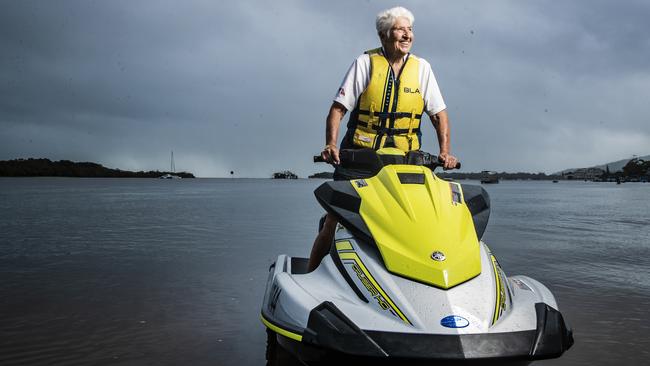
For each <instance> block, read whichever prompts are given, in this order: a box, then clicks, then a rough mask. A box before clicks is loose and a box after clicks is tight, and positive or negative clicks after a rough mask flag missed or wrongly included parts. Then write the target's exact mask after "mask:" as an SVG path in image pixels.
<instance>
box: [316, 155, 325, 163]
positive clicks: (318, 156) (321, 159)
mask: <svg viewBox="0 0 650 366" xmlns="http://www.w3.org/2000/svg"><path fill="white" fill-rule="evenodd" d="M314 163H326V161H325V159H323V157H322V156H320V155H314Z"/></svg>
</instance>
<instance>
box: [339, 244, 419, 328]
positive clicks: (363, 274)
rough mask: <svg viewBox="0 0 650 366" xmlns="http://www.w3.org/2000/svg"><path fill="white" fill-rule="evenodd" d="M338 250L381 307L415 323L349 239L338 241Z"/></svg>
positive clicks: (409, 323)
mask: <svg viewBox="0 0 650 366" xmlns="http://www.w3.org/2000/svg"><path fill="white" fill-rule="evenodd" d="M336 250H337V251H338V254H339V257H340V258H341V261H343V263H345V264H346V265H352V271H353V272H354V274H356V276H357V278H358V279H359V281H360V282H361V284H362V285H363V287H364V288H365V289H366V290H367V291H368V293H369V295H370V297H372V298H373V299H374V300H375V301H376V302H377V304H378V305H379V307H380V308H382V309H383V310H387V311H389V312H390V313H391V314H392V315H393V316H395V317H396V318H398V319H401V320H402V321H403V322H404V323H406V324H408V325H413V324H412V323H411V321H410V320H408V318H407V317H406V315H404V313H403V312H402V311H401V310H400V309H399V307H397V305H395V303H394V302H393V300H391V298H390V297H389V296H388V294H387V293H386V291H384V290H383V289H382V288H381V286H380V285H379V283H378V282H377V281H376V280H375V278H374V277H373V276H372V274H371V273H370V271H369V270H368V268H367V267H366V266H365V265H364V264H363V261H362V260H361V258H360V257H359V255H358V254H357V253H356V252H355V251H354V248H353V247H352V244H351V243H350V242H349V241H340V242H337V243H336Z"/></svg>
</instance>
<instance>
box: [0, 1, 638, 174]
mask: <svg viewBox="0 0 650 366" xmlns="http://www.w3.org/2000/svg"><path fill="white" fill-rule="evenodd" d="M395 5H403V6H405V7H407V8H409V9H410V10H411V11H412V12H413V13H414V14H415V24H414V32H415V42H414V45H413V49H412V52H413V53H414V54H416V55H418V56H420V57H423V58H425V59H427V60H428V61H429V62H430V63H431V64H432V66H433V69H434V72H435V74H436V77H437V79H438V83H439V85H440V88H441V90H442V93H443V96H444V98H445V101H446V104H447V106H448V112H449V115H450V120H451V132H452V139H451V141H452V152H453V153H454V154H455V155H456V156H458V157H459V159H460V160H461V161H462V162H463V167H464V169H463V170H464V171H480V170H499V171H502V170H505V171H531V172H537V171H544V172H547V173H550V172H554V171H558V170H562V169H565V168H571V167H582V166H590V165H596V164H600V163H605V162H608V161H613V160H618V159H622V158H626V157H631V156H632V155H633V154H637V155H647V154H650V117H649V114H650V21H648V15H650V2H648V1H647V0H639V1H634V0H625V1H598V0H591V1H514V0H513V1H430V0H426V1H403V2H401V3H396V2H392V1H390V2H388V1H287V0H280V1H228V2H224V1H187V0H184V1H160V0H156V1H133V0H128V1H114V0H112V1H63V0H58V1H25V0H14V1H4V0H2V1H0V9H2V11H0V160H6V159H14V158H19V157H23V158H26V157H46V158H49V159H53V160H59V159H68V160H73V161H94V162H99V163H101V164H104V165H105V166H108V167H113V168H120V169H128V170H152V169H160V170H162V169H168V167H169V155H170V151H171V150H173V151H174V155H175V160H176V169H177V170H186V171H191V172H194V173H195V174H196V175H198V176H202V177H223V176H228V175H229V173H230V171H231V170H234V171H235V173H236V175H237V176H241V177H268V176H269V175H270V174H271V173H272V172H273V171H277V170H284V169H290V170H292V171H294V172H296V173H298V174H299V175H300V176H306V175H307V174H310V173H313V172H316V171H323V170H326V167H325V166H324V165H314V164H313V163H311V156H313V155H314V154H317V153H318V152H319V151H320V149H321V148H322V147H323V145H324V139H325V137H324V131H325V116H326V114H327V111H328V109H329V106H330V104H331V100H332V97H333V96H334V94H335V93H336V91H337V90H338V87H339V84H340V82H341V80H342V78H343V75H344V74H345V72H346V70H347V68H348V67H349V66H350V64H351V62H352V61H353V60H354V58H355V57H357V56H358V55H359V54H360V53H362V52H363V51H364V50H367V49H370V48H374V47H376V46H378V45H379V41H378V38H377V36H376V33H375V28H374V20H375V16H376V14H377V13H378V12H379V11H381V10H383V9H386V8H388V7H392V6H395ZM345 120H346V121H347V116H346V118H345ZM423 125H424V126H425V128H424V132H423V133H424V140H425V142H424V146H423V148H424V149H425V150H427V151H430V152H434V153H437V151H438V146H437V143H436V138H435V133H434V131H433V128H432V127H431V124H430V123H429V121H428V120H427V119H426V117H425V119H423ZM342 128H345V123H342ZM343 133H344V131H341V136H342V135H343Z"/></svg>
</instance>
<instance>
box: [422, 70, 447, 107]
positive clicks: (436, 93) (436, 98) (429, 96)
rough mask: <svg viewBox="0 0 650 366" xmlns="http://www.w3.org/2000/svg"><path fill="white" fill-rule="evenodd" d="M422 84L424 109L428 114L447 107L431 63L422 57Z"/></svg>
mask: <svg viewBox="0 0 650 366" xmlns="http://www.w3.org/2000/svg"><path fill="white" fill-rule="evenodd" d="M420 85H421V86H422V98H424V111H425V112H427V114H428V115H430V116H432V115H434V114H436V113H438V112H440V111H443V110H445V109H446V108H447V105H446V104H445V100H444V99H443V98H442V93H441V92H440V88H439V87H438V82H437V81H436V76H435V75H434V74H433V70H432V69H431V65H430V64H429V63H428V62H427V61H426V60H424V59H420Z"/></svg>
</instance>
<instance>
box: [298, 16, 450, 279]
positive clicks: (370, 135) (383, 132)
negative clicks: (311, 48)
mask: <svg viewBox="0 0 650 366" xmlns="http://www.w3.org/2000/svg"><path fill="white" fill-rule="evenodd" d="M413 21H414V17H413V14H412V13H411V12H410V11H408V10H407V9H405V8H402V7H395V8H392V9H388V10H386V11H383V12H381V13H379V15H377V22H376V27H377V34H378V35H379V40H380V41H381V47H380V48H376V49H373V50H369V51H366V52H365V53H364V54H362V55H361V56H359V57H357V59H356V60H355V61H354V63H353V64H352V66H350V69H349V70H348V72H347V74H346V75H345V78H344V79H343V83H342V84H341V87H340V88H339V90H338V92H337V94H336V96H335V97H334V102H333V103H332V106H331V107H330V111H329V114H328V116H327V129H326V136H325V138H326V145H325V148H324V149H323V151H322V153H321V156H322V157H323V158H324V159H325V160H326V161H328V162H330V163H332V164H334V166H335V167H336V168H335V172H334V179H335V180H349V179H356V178H362V177H364V176H363V172H359V171H352V170H350V169H346V168H344V167H341V166H339V150H338V148H337V147H336V142H337V140H338V132H339V124H340V123H341V120H342V119H343V116H344V115H345V113H346V112H347V111H348V110H351V111H352V113H351V114H350V119H349V121H348V125H347V127H348V129H347V132H346V134H345V136H344V137H343V140H342V142H341V149H354V148H373V149H379V148H382V147H396V148H398V149H401V150H403V151H405V152H407V151H411V150H419V149H420V137H421V134H420V118H421V117H422V112H423V111H424V112H426V113H427V114H428V115H429V118H430V119H431V121H432V122H433V126H434V127H435V129H436V133H437V135H438V144H439V146H440V153H439V157H440V159H441V160H442V161H443V162H444V167H445V168H452V167H454V166H456V163H457V160H456V158H455V157H454V156H452V155H451V154H450V153H449V120H448V118H447V112H446V106H445V102H444V100H443V99H442V95H441V94H440V89H439V88H438V83H437V82H436V78H435V76H434V75H433V71H432V70H431V65H430V64H429V63H428V62H427V61H426V60H424V59H422V58H419V57H416V56H414V55H412V54H411V53H410V51H411V46H412V45H413ZM335 229H336V220H335V219H334V218H333V217H331V215H328V216H327V217H326V219H325V223H324V225H323V229H322V230H321V232H320V233H319V234H318V236H317V237H316V241H315V242H314V246H313V248H312V251H311V256H310V258H309V270H310V271H311V270H314V269H315V268H316V267H317V266H318V264H320V262H321V260H322V259H323V257H324V256H325V255H326V254H327V252H328V251H329V247H330V245H331V243H332V239H333V237H334V230H335Z"/></svg>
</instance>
